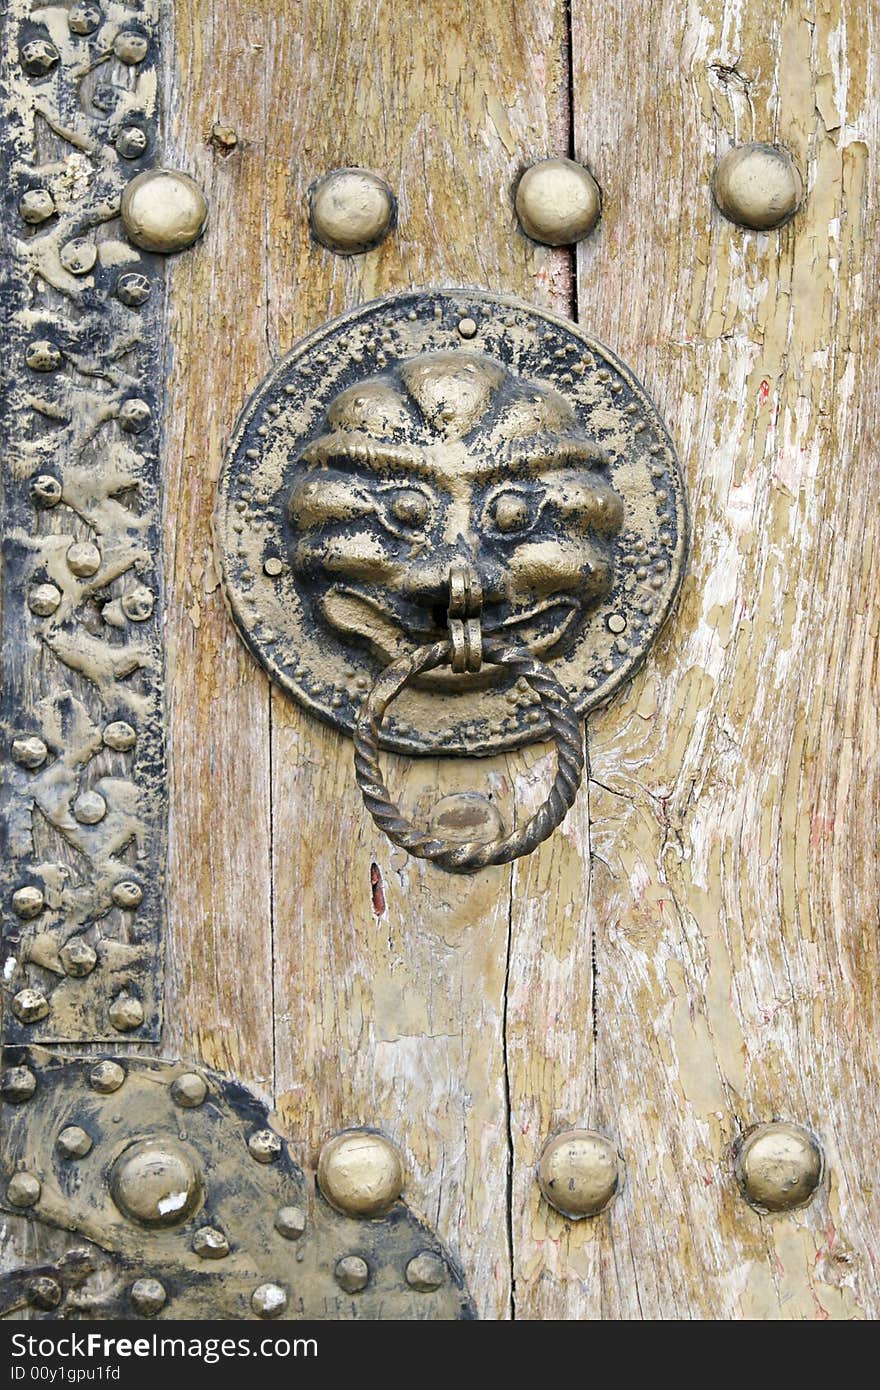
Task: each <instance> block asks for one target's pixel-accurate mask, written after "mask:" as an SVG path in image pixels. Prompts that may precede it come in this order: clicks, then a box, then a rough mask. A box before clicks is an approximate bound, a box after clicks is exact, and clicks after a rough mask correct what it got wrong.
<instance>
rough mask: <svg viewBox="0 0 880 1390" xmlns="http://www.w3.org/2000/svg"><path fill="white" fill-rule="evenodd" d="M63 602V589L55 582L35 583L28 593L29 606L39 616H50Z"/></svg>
mask: <svg viewBox="0 0 880 1390" xmlns="http://www.w3.org/2000/svg"><path fill="white" fill-rule="evenodd" d="M60 602H61V590H60V589H59V588H57V587H56V585H54V584H35V585H34V587H33V588H32V589H31V591H30V593H29V594H28V608H29V609H30V610H31V612H32V613H36V615H37V617H38V618H48V617H50V616H51V614H52V613H54V612H55V609H56V608H57V607H58V605H59V603H60Z"/></svg>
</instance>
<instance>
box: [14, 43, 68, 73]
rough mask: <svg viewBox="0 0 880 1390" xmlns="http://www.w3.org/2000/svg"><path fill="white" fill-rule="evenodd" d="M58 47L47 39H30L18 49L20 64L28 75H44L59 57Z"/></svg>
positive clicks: (56, 63)
mask: <svg viewBox="0 0 880 1390" xmlns="http://www.w3.org/2000/svg"><path fill="white" fill-rule="evenodd" d="M60 56H61V55H60V54H59V52H58V49H57V48H56V47H55V45H54V43H50V42H49V40H48V39H31V41H30V43H25V44H22V46H21V49H20V50H19V57H20V59H21V65H22V67H23V68H24V70H25V72H26V73H27V74H28V76H29V77H46V76H47V75H48V74H49V73H50V72H51V71H52V69H53V68H54V67H57V65H58V61H59V58H60Z"/></svg>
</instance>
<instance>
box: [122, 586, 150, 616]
mask: <svg viewBox="0 0 880 1390" xmlns="http://www.w3.org/2000/svg"><path fill="white" fill-rule="evenodd" d="M155 604H156V600H155V597H154V595H153V594H152V593H151V592H150V590H149V589H148V588H146V586H145V585H143V584H139V585H138V586H137V588H136V589H130V590H129V592H128V593H127V594H125V595H124V596H123V599H122V611H123V613H124V614H125V616H126V617H127V618H129V619H130V620H131V621H132V622H133V623H145V622H146V621H147V619H148V618H150V617H151V616H152V613H153V608H154V607H155Z"/></svg>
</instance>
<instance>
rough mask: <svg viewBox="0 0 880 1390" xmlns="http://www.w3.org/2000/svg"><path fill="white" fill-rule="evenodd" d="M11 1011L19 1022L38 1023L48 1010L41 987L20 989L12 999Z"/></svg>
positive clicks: (47, 1002)
mask: <svg viewBox="0 0 880 1390" xmlns="http://www.w3.org/2000/svg"><path fill="white" fill-rule="evenodd" d="M12 1012H13V1013H14V1014H15V1017H16V1018H17V1019H18V1021H19V1023H39V1022H40V1020H41V1019H44V1018H45V1017H46V1015H47V1014H48V1012H49V1001H48V999H47V998H46V996H45V994H44V993H43V991H42V990H41V989H20V990H19V991H18V994H16V995H15V997H14V998H13V1000H12Z"/></svg>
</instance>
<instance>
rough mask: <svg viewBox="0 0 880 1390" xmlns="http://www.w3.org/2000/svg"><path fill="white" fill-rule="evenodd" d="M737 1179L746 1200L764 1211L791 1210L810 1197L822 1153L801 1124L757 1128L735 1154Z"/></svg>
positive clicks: (818, 1178)
mask: <svg viewBox="0 0 880 1390" xmlns="http://www.w3.org/2000/svg"><path fill="white" fill-rule="evenodd" d="M735 1166H736V1176H737V1179H738V1181H739V1184H740V1187H741V1188H742V1191H743V1195H744V1196H745V1198H746V1200H747V1201H749V1202H751V1203H752V1205H753V1206H755V1207H759V1208H761V1209H762V1210H764V1211H790V1210H791V1209H792V1207H801V1206H803V1205H804V1203H805V1202H808V1201H809V1200H810V1198H811V1197H812V1195H813V1193H814V1192H815V1191H816V1188H817V1187H818V1186H819V1182H820V1181H821V1178H822V1150H821V1149H820V1148H819V1144H818V1141H817V1140H816V1139H815V1138H814V1136H813V1135H812V1134H811V1133H810V1132H809V1130H807V1129H804V1128H803V1126H802V1125H792V1124H785V1123H783V1122H782V1121H774V1122H773V1123H772V1124H766V1125H758V1126H756V1128H754V1129H752V1130H750V1131H749V1132H748V1133H747V1134H746V1135H744V1136H743V1138H742V1140H741V1141H740V1142H739V1144H738V1146H737V1150H736V1154H735Z"/></svg>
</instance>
